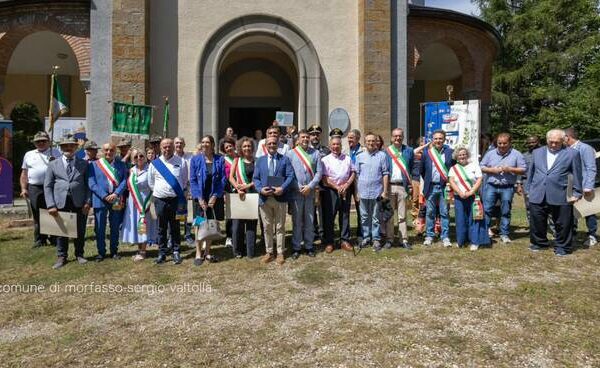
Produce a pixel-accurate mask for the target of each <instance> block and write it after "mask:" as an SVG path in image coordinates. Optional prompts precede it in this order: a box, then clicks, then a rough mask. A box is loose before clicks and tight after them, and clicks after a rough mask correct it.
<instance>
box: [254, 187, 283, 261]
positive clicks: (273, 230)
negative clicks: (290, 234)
mask: <svg viewBox="0 0 600 368" xmlns="http://www.w3.org/2000/svg"><path fill="white" fill-rule="evenodd" d="M259 210H260V217H261V218H262V221H263V225H264V229H265V234H264V236H265V249H266V251H267V253H270V254H283V252H284V251H285V215H286V213H287V203H285V202H278V201H277V200H275V198H273V197H269V198H268V199H267V201H266V202H265V203H264V204H263V205H262V206H260V207H259ZM274 235H275V237H276V240H277V253H273V236H274Z"/></svg>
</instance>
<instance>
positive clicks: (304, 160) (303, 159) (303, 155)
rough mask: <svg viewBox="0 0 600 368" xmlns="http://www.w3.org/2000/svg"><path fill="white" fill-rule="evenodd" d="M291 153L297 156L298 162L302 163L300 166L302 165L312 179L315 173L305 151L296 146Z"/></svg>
mask: <svg viewBox="0 0 600 368" xmlns="http://www.w3.org/2000/svg"><path fill="white" fill-rule="evenodd" d="M292 151H294V153H295V154H296V156H298V159H300V162H302V165H304V168H305V169H306V172H308V174H309V175H310V177H311V178H313V177H314V176H315V171H314V169H313V165H312V162H311V159H310V156H309V155H308V153H306V151H305V150H304V149H303V148H302V147H300V146H296V148H294V149H293V150H292Z"/></svg>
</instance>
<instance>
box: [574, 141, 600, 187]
mask: <svg viewBox="0 0 600 368" xmlns="http://www.w3.org/2000/svg"><path fill="white" fill-rule="evenodd" d="M571 148H573V149H574V150H576V151H578V152H579V156H580V157H581V165H582V173H583V182H582V187H583V190H592V189H594V184H595V181H596V171H597V167H596V150H594V148H593V147H592V146H590V145H589V144H586V143H583V142H581V141H577V142H575V143H574V144H573V145H572V146H571Z"/></svg>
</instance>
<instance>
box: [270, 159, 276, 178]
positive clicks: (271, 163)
mask: <svg viewBox="0 0 600 368" xmlns="http://www.w3.org/2000/svg"><path fill="white" fill-rule="evenodd" d="M269 176H275V156H271V157H270V160H269Z"/></svg>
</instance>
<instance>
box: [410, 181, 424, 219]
mask: <svg viewBox="0 0 600 368" xmlns="http://www.w3.org/2000/svg"><path fill="white" fill-rule="evenodd" d="M412 189H413V190H412V198H411V204H412V206H411V209H410V214H411V215H412V217H413V220H416V219H417V217H419V207H420V206H419V195H420V194H421V181H420V180H413V181H412Z"/></svg>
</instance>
